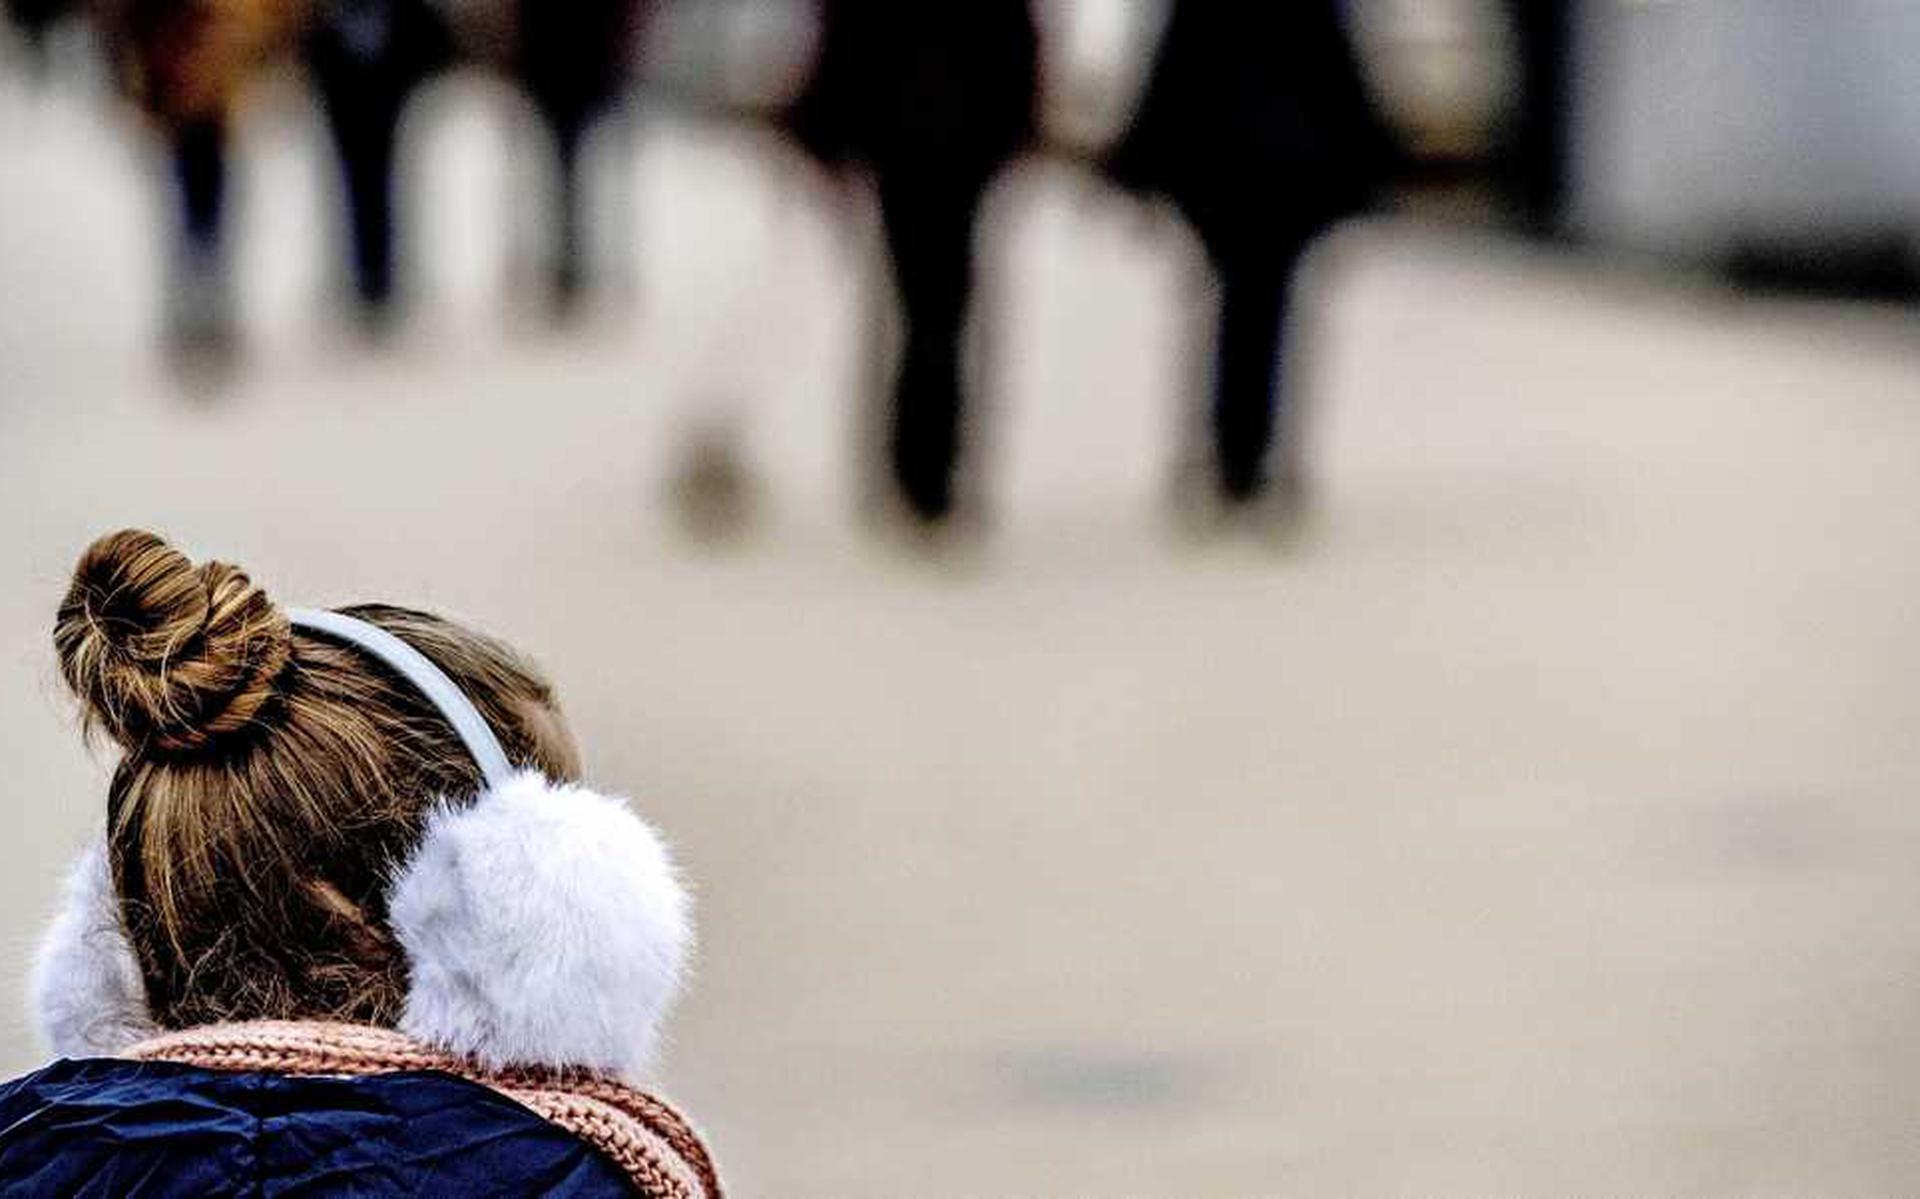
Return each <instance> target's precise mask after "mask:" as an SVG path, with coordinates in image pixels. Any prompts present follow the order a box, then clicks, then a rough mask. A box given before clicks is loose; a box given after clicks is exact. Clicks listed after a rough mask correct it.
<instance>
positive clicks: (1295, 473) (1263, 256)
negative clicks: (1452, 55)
mask: <svg viewBox="0 0 1920 1199" xmlns="http://www.w3.org/2000/svg"><path fill="white" fill-rule="evenodd" d="M1341 8H1342V5H1340V4H1338V3H1336V2H1335V0H1289V2H1288V3H1284V4H1268V3H1244V2H1242V0H1174V3H1173V5H1172V9H1171V12H1170V13H1169V15H1168V19H1167V26H1166V31H1165V33H1164V34H1163V35H1162V38H1161V41H1160V44H1159V47H1158V49H1157V51H1156V54H1155V57H1154V62H1153V66H1152V68H1151V71H1150V74H1149V75H1148V78H1147V84H1146V91H1145V94H1144V96H1143V97H1142V99H1141V101H1140V104H1139V107H1138V108H1137V110H1136V111H1135V113H1134V116H1133V119H1132V122H1131V125H1130V127H1129V128H1128V129H1127V131H1126V133H1125V134H1124V135H1123V136H1122V138H1121V140H1120V142H1119V144H1118V145H1117V146H1116V147H1115V148H1114V149H1113V151H1112V152H1111V154H1110V156H1109V158H1108V161H1107V164H1106V165H1107V170H1108V171H1109V173H1110V174H1111V175H1112V177H1113V178H1114V179H1115V180H1116V181H1117V182H1118V183H1120V184H1121V185H1122V186H1123V187H1126V188H1129V189H1131V190H1134V191H1136V192H1139V193H1142V194H1146V195H1154V196H1162V197H1165V198H1166V199H1167V200H1169V201H1171V202H1172V203H1173V205H1174V206H1175V207H1176V208H1177V209H1178V210H1179V212H1180V213H1181V214H1182V215H1183V216H1184V217H1185V219H1186V221H1187V222H1188V223H1189V224H1190V225H1191V226H1192V227H1193V230H1194V232H1195V234H1196V235H1197V236H1198V238H1199V241H1200V245H1201V247H1202V249H1203V250H1204V252H1205V255H1206V260H1207V264H1208V266H1209V268H1210V270H1211V273H1212V276H1213V279H1214V281H1215V283H1216V285H1217V287H1218V292H1219V308H1220V311H1219V320H1218V325H1217V329H1216V334H1215V338H1214V346H1213V353H1212V361H1213V371H1212V380H1211V388H1212V398H1211V405H1210V414H1211V432H1212V440H1213V455H1214V468H1215V472H1216V476H1215V481H1216V483H1217V488H1218V494H1219V496H1220V497H1221V498H1223V499H1224V500H1225V501H1226V502H1228V503H1229V504H1232V505H1244V504H1247V503H1249V502H1251V501H1253V500H1255V499H1256V498H1258V497H1260V496H1261V495H1262V494H1263V493H1265V492H1266V491H1267V490H1268V489H1269V487H1270V486H1271V487H1272V488H1273V489H1274V490H1275V491H1276V492H1277V493H1278V498H1280V499H1281V500H1282V501H1284V502H1292V501H1294V500H1297V498H1298V495H1299V488H1300V486H1301V472H1300V463H1299V458H1298V446H1297V445H1292V444H1284V445H1282V446H1280V447H1279V451H1280V452H1279V453H1278V454H1277V455H1274V454H1273V453H1272V451H1273V448H1274V446H1273V443H1274V441H1275V439H1276V433H1277V431H1278V430H1279V429H1280V427H1281V426H1280V418H1281V414H1282V403H1281V399H1282V397H1281V391H1280V385H1281V379H1282V377H1283V364H1284V350H1285V346H1286V329H1287V324H1288V315H1289V302H1290V299H1291V293H1292V289H1293V286H1294V283H1295V280H1296V278H1297V275H1298V271H1299V267H1300V263H1301V259H1302V257H1303V255H1304V254H1305V253H1306V251H1307V249H1308V247H1309V246H1311V245H1312V244H1313V242H1314V240H1315V239H1316V238H1317V237H1319V236H1320V235H1321V234H1322V233H1324V232H1326V230H1327V229H1329V228H1330V227H1331V226H1332V225H1333V224H1335V223H1336V222H1337V221H1339V220H1341V219H1342V218H1344V217H1348V216H1351V215H1353V214H1355V213H1358V212H1360V211H1362V210H1363V209H1364V208H1365V207H1366V206H1367V204H1368V202H1369V200H1370V197H1371V194H1372V192H1373V189H1374V188H1375V186H1376V185H1377V183H1378V182H1379V181H1380V180H1381V179H1382V177H1383V175H1384V172H1385V169H1386V166H1387V163H1388V159H1389V156H1390V152H1389V147H1388V141H1387V136H1386V134H1385V132H1384V128H1383V126H1382V124H1381V123H1380V121H1379V119H1378V117H1377V115H1376V113H1375V111H1374V108H1373V106H1372V103H1371V101H1370V99H1369V97H1368V95H1367V92H1366V87H1365V84H1364V81H1363V79H1362V77H1361V73H1360V68H1359V63H1358V61H1357V59H1356V57H1355V53H1354V49H1353V46H1352V45H1351V43H1350V42H1349V39H1348V36H1347V32H1346V29H1345V28H1344V26H1343V24H1342V19H1341Z"/></svg>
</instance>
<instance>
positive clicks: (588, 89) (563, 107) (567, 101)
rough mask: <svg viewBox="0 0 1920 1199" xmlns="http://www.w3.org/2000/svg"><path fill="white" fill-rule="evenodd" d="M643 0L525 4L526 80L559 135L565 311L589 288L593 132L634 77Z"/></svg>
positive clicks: (558, 284)
mask: <svg viewBox="0 0 1920 1199" xmlns="http://www.w3.org/2000/svg"><path fill="white" fill-rule="evenodd" d="M652 7H653V6H652V5H651V4H649V3H642V2H640V0H565V2H563V3H553V2H550V0H518V3H517V5H516V8H515V24H516V29H517V33H518V38H519V44H518V46H517V64H516V65H517V67H518V70H519V75H520V82H521V85H522V87H524V88H525V90H526V93H527V95H528V97H529V98H530V99H531V100H532V101H533V104H534V107H535V108H536V109H538V110H539V112H540V115H541V119H542V120H543V121H544V122H545V123H546V126H547V130H548V132H549V133H550V134H551V135H552V137H553V146H554V154H555V159H554V165H555V169H556V172H557V173H556V176H555V187H554V205H555V210H554V219H553V226H552V228H553V243H552V245H551V247H550V249H549V254H550V257H549V259H548V262H549V267H550V271H551V273H550V276H549V280H548V282H549V285H550V287H551V289H552V300H553V304H554V307H555V309H556V311H558V312H561V313H565V312H566V311H568V310H569V309H571V308H572V307H574V305H575V303H576V301H577V300H578V299H579V298H580V296H581V294H582V293H583V292H584V290H585V289H586V287H587V285H588V283H589V282H590V278H589V276H590V274H591V266H590V263H589V261H588V250H589V248H590V247H589V245H588V237H587V227H588V213H587V212H586V208H585V205H586V203H587V188H586V186H585V181H584V179H583V177H582V167H583V165H584V164H583V159H584V157H585V149H586V144H587V138H588V134H589V133H590V131H591V130H592V128H593V126H594V124H595V122H597V121H598V120H600V119H601V118H602V117H603V116H605V115H606V114H607V112H608V111H609V110H611V109H612V108H614V107H615V106H616V105H617V104H618V103H619V101H620V99H621V95H622V92H623V90H624V89H625V88H626V86H627V84H628V82H629V80H630V78H631V72H632V65H633V64H632V55H633V49H634V45H635V40H636V36H637V34H638V33H639V31H640V30H642V29H643V28H644V27H645V26H646V24H647V22H648V20H649V19H650V17H651V12H652Z"/></svg>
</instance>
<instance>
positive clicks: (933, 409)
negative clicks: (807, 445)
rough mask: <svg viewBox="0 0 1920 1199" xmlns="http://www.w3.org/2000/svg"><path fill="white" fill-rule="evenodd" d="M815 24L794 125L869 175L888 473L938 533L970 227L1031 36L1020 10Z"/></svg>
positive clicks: (850, 0) (874, 9)
mask: <svg viewBox="0 0 1920 1199" xmlns="http://www.w3.org/2000/svg"><path fill="white" fill-rule="evenodd" d="M820 16H821V31H820V53H819V59H818V63H817V65H816V68H815V71H814V74H813V77H812V79H811V81H810V82H809V84H808V85H807V87H806V89H805V90H804V91H803V93H802V94H801V96H800V97H799V99H798V100H797V101H796V102H795V104H794V105H793V107H792V109H791V111H790V113H789V117H788V119H789V124H790V128H791V130H792V132H793V134H794V136H795V137H796V138H797V139H798V140H799V141H800V143H801V144H802V145H803V146H804V147H805V148H806V149H807V150H808V151H809V152H810V153H811V154H812V155H813V156H814V157H815V158H817V159H818V160H819V161H820V162H821V163H822V164H823V165H826V166H828V167H830V168H840V167H847V166H859V167H863V168H865V169H866V170H867V171H868V172H869V173H870V175H871V177H872V180H873V184H874V188H875V190H876V191H877V193H878V196H879V202H880V216H881V221H882V224H883V225H884V228H885V234H886V245H887V252H888V256H889V258H890V260H891V264H892V272H893V284H894V292H895V296H896V299H897V301H898V304H899V309H900V315H901V317H902V323H903V325H904V344H903V346H902V349H901V352H900V358H899V362H898V365H897V367H896V369H895V373H894V378H893V383H892V410H891V415H890V421H889V428H888V433H887V452H888V459H889V462H890V464H891V467H892V472H893V477H894V482H895V484H896V485H897V487H898V490H899V494H900V496H901V498H902V499H903V500H904V501H905V503H906V505H907V507H908V508H909V509H910V511H911V512H912V513H913V514H915V515H916V516H918V517H919V518H921V519H922V520H925V521H927V522H930V523H937V522H939V521H941V520H943V519H944V518H945V517H946V516H947V515H948V513H949V512H950V510H951V509H952V508H953V506H954V501H955V487H956V473H957V471H958V468H959V466H960V459H961V450H962V447H961V432H962V422H963V420H964V416H965V407H966V396H965V394H964V393H965V384H964V381H963V378H962V358H963V354H962V350H963V342H964V339H965V330H966V326H967V321H968V315H969V312H970V310H971V307H972V300H973V294H974V265H975V253H974V249H975V238H976V226H977V223H978V219H979V215H980V207H981V203H982V200H983V198H984V196H985V194H986V191H987V188H988V186H989V185H990V184H991V183H992V182H993V180H994V178H995V177H996V176H997V175H998V174H999V173H1000V171H1001V170H1002V169H1003V168H1004V167H1005V166H1006V165H1007V164H1008V162H1010V161H1011V160H1012V159H1013V158H1014V157H1015V156H1016V155H1017V154H1019V153H1020V152H1021V151H1022V149H1023V148H1025V147H1026V146H1027V145H1028V144H1029V142H1030V141H1031V140H1032V138H1033V135H1034V124H1035V108H1036V101H1037V91H1038V85H1039V84H1038V57H1039V44H1038V35H1037V33H1036V30H1035V28H1034V22H1033V16H1032V14H1031V12H1029V11H1028V7H1027V2H1026V0H928V2H924V3H912V4H908V3H900V2H899V0H825V2H824V3H823V5H822V8H821V13H820Z"/></svg>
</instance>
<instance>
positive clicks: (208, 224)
mask: <svg viewBox="0 0 1920 1199" xmlns="http://www.w3.org/2000/svg"><path fill="white" fill-rule="evenodd" d="M226 143H227V131H226V125H225V122H223V121H220V120H218V119H211V120H198V121H193V122H190V123H188V124H186V125H184V126H182V127H181V128H180V129H179V130H178V131H176V132H175V133H174V135H173V173H174V179H175V182H176V183H177V185H178V186H179V188H180V215H181V230H182V232H183V233H184V234H185V235H186V248H187V252H188V253H189V254H191V255H192V256H193V257H194V258H195V259H197V260H200V261H203V262H211V261H213V260H215V259H217V258H218V257H219V255H220V235H221V226H222V222H223V219H224V217H225V215H226V206H227V144H226Z"/></svg>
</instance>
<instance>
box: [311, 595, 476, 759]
mask: <svg viewBox="0 0 1920 1199" xmlns="http://www.w3.org/2000/svg"><path fill="white" fill-rule="evenodd" d="M287 621H288V622H289V623H290V624H292V625H293V626H294V627H295V628H297V629H308V630H310V631H312V632H315V633H325V634H326V635H327V636H329V637H333V638H336V639H338V640H340V641H345V642H347V643H348V644H349V645H353V646H356V647H358V648H360V649H363V650H365V651H366V652H367V653H369V654H372V655H373V656H374V657H375V658H377V659H379V660H380V661H381V662H384V663H386V664H387V665H388V666H390V667H392V668H393V669H394V670H395V671H397V672H399V674H400V675H401V676H402V677H403V678H405V679H406V680H407V681H408V682H409V683H412V684H413V685H414V687H415V688H416V689H418V690H419V692H420V694H421V695H423V696H425V697H426V700H427V702H428V703H430V704H432V705H433V706H434V707H435V708H437V709H438V710H439V712H440V714H441V715H442V716H444V717H446V718H447V723H448V724H451V725H452V726H453V731H454V732H456V733H458V734H459V735H460V740H461V742H462V743H463V744H464V745H465V746H466V747H467V752H468V753H469V754H471V755H473V760H474V763H475V764H476V765H478V766H479V767H480V775H481V777H482V778H484V779H485V780H486V782H487V786H488V787H498V786H499V785H501V784H502V783H504V782H506V781H507V780H508V779H510V778H512V777H513V774H514V771H513V767H512V765H511V764H509V763H508V761H507V753H506V751H505V750H503V749H501V748H500V739H499V738H498V737H495V736H494V735H493V729H492V728H490V727H489V726H488V725H487V721H486V718H485V717H483V716H481V715H480V709H478V708H476V707H474V706H473V701H472V700H470V699H468V698H467V696H466V693H465V692H463V691H461V690H460V688H459V687H458V686H456V685H455V684H454V681H453V680H452V679H450V678H448V677H447V675H446V672H445V671H443V670H441V669H440V668H439V667H438V666H435V665H434V664H433V663H432V661H430V660H429V659H428V658H427V656H426V655H425V654H423V653H421V652H420V651H419V650H417V649H415V648H413V647H412V646H411V645H408V644H407V643H406V642H404V641H402V640H400V639H399V638H398V637H395V636H394V635H393V634H392V633H389V632H387V631H386V630H385V629H383V628H381V627H380V626H379V625H376V624H370V623H368V622H367V621H364V620H360V619H358V618H357V617H353V616H346V615H343V614H342V613H339V612H326V611H321V610H318V609H314V608H294V609H291V610H289V611H288V612H287Z"/></svg>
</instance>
